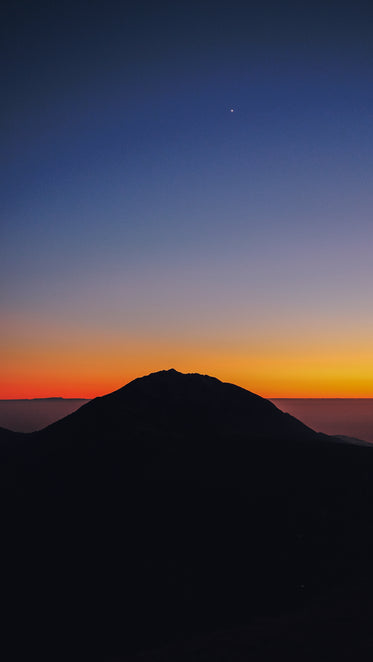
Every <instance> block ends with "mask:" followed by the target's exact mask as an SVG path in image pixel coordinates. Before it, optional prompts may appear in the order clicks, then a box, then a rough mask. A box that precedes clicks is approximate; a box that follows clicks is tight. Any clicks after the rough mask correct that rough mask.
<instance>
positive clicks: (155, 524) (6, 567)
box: [0, 370, 373, 662]
mask: <svg viewBox="0 0 373 662" xmlns="http://www.w3.org/2000/svg"><path fill="white" fill-rule="evenodd" d="M345 442H346V440H344V443H340V444H339V443H336V440H335V438H333V439H331V438H329V437H327V436H326V435H321V434H317V433H315V432H314V431H313V430H311V429H310V428H308V427H307V426H305V425H303V424H302V423H301V422H300V421H297V420H296V419H294V418H293V417H291V416H289V415H287V414H284V413H282V412H281V411H280V410H278V409H277V408H276V407H275V406H274V405H273V404H271V403H270V402H268V401H266V400H264V399H263V398H260V397H259V396H257V395H255V394H253V393H250V392H248V391H246V390H244V389H242V388H239V387H237V386H234V385H232V384H225V383H222V382H220V381H219V380H217V379H214V378H212V377H208V376H204V375H198V374H187V375H184V374H181V373H178V372H176V371H175V370H169V371H162V372H158V373H155V374H152V375H149V376H147V377H143V378H141V379H136V380H134V381H133V382H131V383H130V384H128V385H126V386H125V387H123V388H122V389H119V390H118V391H115V392H114V393H111V394H109V395H106V396H104V397H102V398H96V399H95V400H92V401H91V402H89V403H87V404H85V405H83V407H81V408H80V409H79V410H78V411H76V412H74V413H73V414H71V415H70V416H67V417H66V418H64V419H62V420H61V421H58V422H57V423H54V424H53V425H50V426H49V427H47V428H45V429H44V430H42V431H40V432H37V433H33V434H23V435H21V434H15V433H10V432H8V431H5V430H2V429H1V430H0V455H1V472H0V478H1V488H2V504H3V507H2V509H3V513H4V517H3V532H2V533H3V544H2V564H1V573H2V578H1V580H2V581H1V583H2V591H1V598H0V600H1V607H2V620H1V622H2V632H3V636H2V639H1V641H0V648H1V649H2V650H1V651H0V652H1V657H2V659H4V660H17V659H25V656H27V657H28V658H30V657H35V658H38V659H43V660H44V659H49V660H51V659H53V660H66V659H69V660H85V659H87V660H88V659H89V660H97V661H99V660H102V661H104V660H127V661H128V660H138V659H142V660H144V662H145V661H146V660H149V661H150V660H173V661H177V660H185V661H186V660H188V661H189V660H190V661H191V660H195V659H198V660H200V661H206V662H207V660H216V659H217V658H218V654H219V655H220V658H219V659H224V660H227V662H228V660H229V662H230V661H231V660H243V659H245V660H246V659H250V660H254V661H255V660H264V659H278V658H279V657H281V656H283V657H286V658H287V659H291V660H293V659H294V660H299V659H302V660H311V659H318V658H321V657H322V655H324V656H326V659H328V658H333V657H338V658H339V659H343V660H344V659H346V660H347V659H351V658H352V657H353V658H354V659H371V657H372V653H373V641H372V638H371V635H370V625H369V624H370V617H371V615H372V605H371V598H370V595H371V589H372V587H373V571H372V568H371V558H372V552H373V531H372V524H371V512H372V507H373V480H372V478H373V455H372V449H371V448H367V447H363V446H362V447H359V446H353V445H350V444H348V443H345ZM357 606H358V607H357ZM341 622H342V623H344V626H343V628H340V627H339V624H340V623H341ZM346 623H347V625H346ZM295 630H296V632H297V634H296V635H294V631H295ZM301 633H303V634H301ZM302 637H303V639H307V642H306V641H303V639H302ZM271 642H272V643H273V642H275V643H273V646H272V644H271ZM303 645H304V648H303ZM271 646H272V649H271ZM146 650H148V651H153V652H148V653H145V652H144V651H146ZM157 651H158V652H157ZM365 655H366V657H364V656H365Z"/></svg>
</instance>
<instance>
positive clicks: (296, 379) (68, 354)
mask: <svg viewBox="0 0 373 662" xmlns="http://www.w3.org/2000/svg"><path fill="white" fill-rule="evenodd" d="M135 349H136V351H133V352H132V354H131V353H130V352H125V351H123V352H122V354H121V353H120V352H118V348H113V350H112V351H111V352H110V353H106V354H102V355H101V356H100V355H99V354H98V353H97V352H96V351H93V348H92V347H85V350H84V351H83V350H82V348H81V347H80V348H75V351H74V350H72V348H70V350H67V348H66V351H65V352H61V351H60V353H59V354H57V353H56V354H53V353H51V354H49V352H45V351H40V352H35V351H34V352H33V353H32V355H27V356H26V354H25V355H24V356H23V357H22V356H20V353H18V360H17V361H15V360H14V359H13V361H12V362H11V361H9V362H8V365H6V362H5V363H4V362H3V369H2V379H1V384H0V399H32V398H48V397H64V398H83V399H92V398H94V397H97V396H102V395H105V394H106V393H111V392H112V391H115V390H117V389H119V388H121V387H122V386H124V385H125V384H127V383H129V382H130V381H132V380H133V379H136V378H138V377H142V376H144V375H148V374H150V373H152V372H157V371H159V370H167V369H170V368H175V369H176V370H178V371H179V372H183V373H188V372H197V373H201V374H208V375H210V376H212V377H217V378H218V379H220V380H221V381H224V382H230V383H233V384H236V385H238V386H241V387H243V388H245V389H247V390H249V391H252V392H254V393H257V394H258V395H260V396H262V397H264V398H268V399H276V398H372V397H373V383H372V378H371V374H372V371H371V369H370V364H369V363H368V362H366V361H364V360H363V359H361V360H359V361H358V360H357V359H356V357H354V360H352V359H351V360H348V358H345V359H344V360H343V361H342V360H341V359H340V358H339V357H338V356H334V357H333V356H329V357H328V359H326V357H320V358H319V359H318V360H315V358H313V357H312V358H310V357H307V356H300V355H298V354H297V353H295V354H293V355H292V354H291V353H288V354H287V355H278V354H275V353H272V354H269V353H267V354H266V355H264V356H263V355H259V356H258V355H257V356H255V355H251V354H250V353H246V355H245V354H244V353H243V354H242V355H240V353H239V352H238V353H236V354H234V353H228V352H227V353H226V354H225V355H224V354H222V353H218V352H216V353H215V351H213V350H214V348H210V351H208V350H207V349H205V350H203V349H199V351H197V349H196V348H193V349H192V348H190V349H189V351H185V352H184V356H181V357H179V358H178V357H177V352H176V351H175V348H172V347H170V346H168V347H167V346H163V347H162V348H159V351H158V352H157V353H155V352H152V351H150V350H149V349H148V351H146V350H145V348H144V347H136V348H135Z"/></svg>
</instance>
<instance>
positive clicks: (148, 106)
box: [0, 0, 373, 398]
mask: <svg viewBox="0 0 373 662" xmlns="http://www.w3.org/2000/svg"><path fill="white" fill-rule="evenodd" d="M0 26H1V27H0V32H1V34H0V41H1V43H2V47H1V48H2V53H1V55H2V62H3V63H5V65H6V66H3V67H2V71H1V79H2V80H1V88H2V97H3V103H2V109H1V144H2V149H1V156H0V167H1V172H0V189H1V190H0V199H1V202H0V205H1V218H0V319H1V322H0V366H1V369H0V398H33V397H50V396H64V397H83V398H90V397H94V396H96V395H102V394H104V393H107V392H110V391H113V390H114V389H116V388H119V387H121V386H122V385H123V384H125V383H127V382H128V381H130V380H131V379H133V378H135V377H138V376H141V375H144V374H148V373H150V372H153V371H156V370H161V369H168V368H171V367H174V368H176V369H178V370H180V371H182V372H200V373H206V374H210V375H214V376H216V377H218V378H220V379H223V380H224V381H229V382H233V383H236V384H239V385H241V386H244V387H245V388H248V389H249V390H251V391H254V392H256V393H258V394H260V395H262V396H264V397H373V343H372V337H373V307H372V304H371V299H372V295H371V287H372V282H373V260H372V248H373V218H372V209H373V185H372V174H373V151H372V148H373V81H372V73H371V72H372V71H373V41H372V28H373V6H372V5H371V3H368V2H366V3H365V2H359V1H358V2H355V3H351V2H349V3H344V2H328V1H325V2H323V3H322V4H321V3H320V4H318V3H317V2H312V3H311V2H309V3H307V2H305V3H303V2H286V1H285V2H257V3H256V2H252V3H251V2H236V1H234V0H231V1H230V2H229V3H228V2H219V0H215V1H214V2H210V1H206V2H204V1H203V0H201V1H199V2H194V1H193V0H189V1H188V2H184V1H183V0H181V1H180V2H178V1H177V0H174V1H173V2H161V1H160V2H156V1H154V0H153V2H145V1H144V2H142V1H141V0H139V1H136V2H118V1H115V2H114V1H113V0H106V1H105V2H104V1H101V0H90V2H82V1H81V0H75V1H74V2H71V1H70V0H65V1H64V2H53V1H52V0H49V1H48V2H38V1H37V0H34V1H33V2H31V1H28V2H27V1H21V0H20V1H14V0H8V1H7V0H6V1H5V2H4V3H3V7H2V15H1V21H0ZM232 111H233V112H232Z"/></svg>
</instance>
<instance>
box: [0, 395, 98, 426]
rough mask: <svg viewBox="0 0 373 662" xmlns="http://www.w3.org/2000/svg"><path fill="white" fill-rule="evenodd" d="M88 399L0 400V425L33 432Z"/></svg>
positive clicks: (73, 409) (67, 413) (70, 411)
mask: <svg viewBox="0 0 373 662" xmlns="http://www.w3.org/2000/svg"><path fill="white" fill-rule="evenodd" d="M86 402H88V400H83V399H81V398H59V397H57V398H34V399H32V400H0V426H2V427H4V428H8V429H10V430H14V431H17V432H35V431H36V430H41V429H42V428H45V426H46V425H50V424H51V423H53V422H54V421H57V420H58V419H60V418H63V417H64V416H68V415H69V414H71V413H72V412H73V411H75V410H76V409H78V408H79V407H81V406H82V405H84V404H85V403H86Z"/></svg>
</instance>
